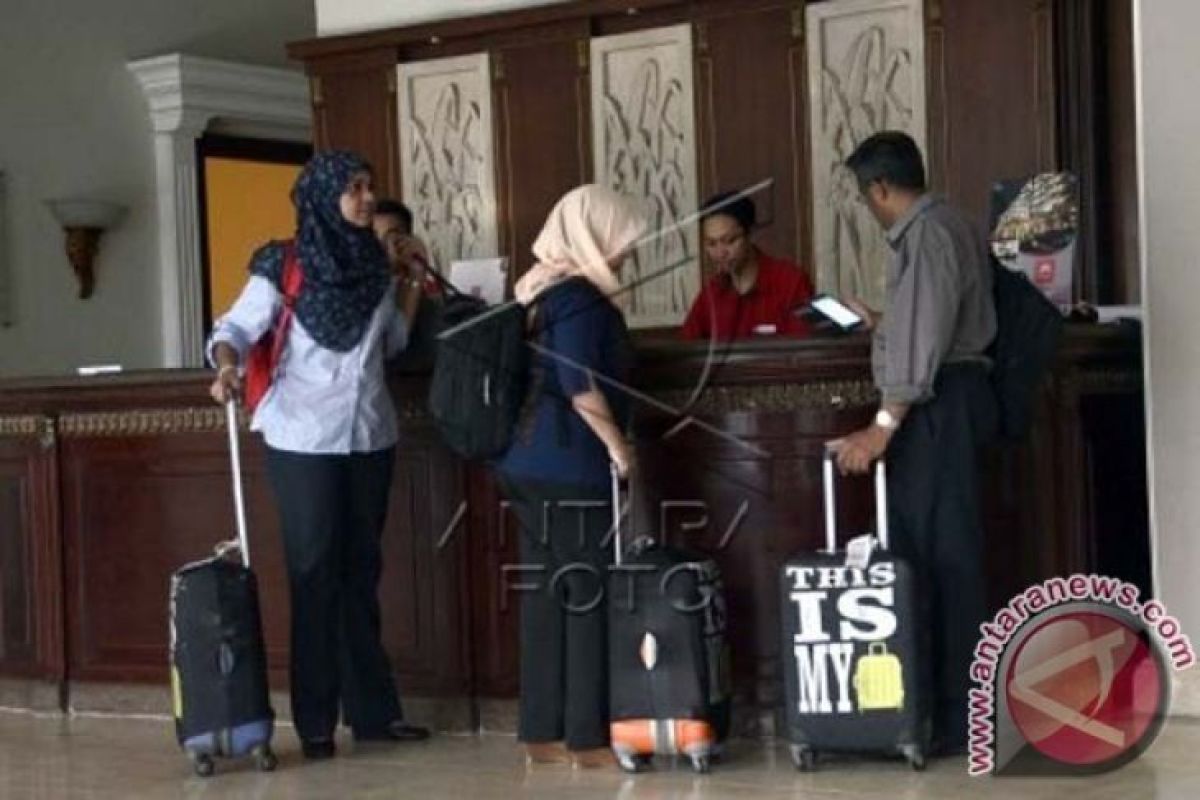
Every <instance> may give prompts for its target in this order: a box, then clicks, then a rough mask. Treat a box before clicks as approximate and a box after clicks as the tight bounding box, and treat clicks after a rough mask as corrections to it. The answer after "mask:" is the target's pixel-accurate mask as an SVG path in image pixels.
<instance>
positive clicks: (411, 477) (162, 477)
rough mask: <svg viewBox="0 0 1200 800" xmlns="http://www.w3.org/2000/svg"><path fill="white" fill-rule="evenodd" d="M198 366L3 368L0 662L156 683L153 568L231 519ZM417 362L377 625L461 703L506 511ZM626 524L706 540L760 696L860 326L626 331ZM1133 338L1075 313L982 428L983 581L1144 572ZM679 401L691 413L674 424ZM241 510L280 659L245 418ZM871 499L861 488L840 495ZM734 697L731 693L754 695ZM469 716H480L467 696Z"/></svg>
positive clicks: (837, 423)
mask: <svg viewBox="0 0 1200 800" xmlns="http://www.w3.org/2000/svg"><path fill="white" fill-rule="evenodd" d="M209 378H210V376H209V373H206V372H200V371H162V372H144V373H130V374H123V375H114V376H106V377H96V378H62V379H42V380H9V381H3V382H0V678H3V679H5V680H8V681H12V680H13V679H27V680H30V681H32V682H34V683H37V684H39V685H42V686H43V687H49V688H50V689H51V690H52V691H54V692H55V693H56V696H59V697H63V698H66V697H68V696H69V694H70V692H71V691H73V689H74V687H76V686H82V685H87V684H91V683H104V684H111V683H122V684H138V683H141V684H147V683H150V684H153V683H165V680H166V677H167V671H166V667H165V664H166V657H167V655H166V646H167V626H166V602H167V587H168V577H169V575H170V573H171V571H172V570H173V569H175V568H176V567H178V566H179V565H181V564H183V563H185V562H188V561H192V560H195V559H198V558H201V557H203V556H205V555H206V554H207V553H208V552H209V551H210V550H211V548H212V545H213V544H214V543H215V542H217V541H218V540H221V539H224V538H228V537H230V536H232V535H233V534H234V526H233V516H232V506H231V499H230V488H229V468H228V460H227V454H226V446H225V432H224V416H223V413H222V411H221V409H220V408H218V407H217V406H215V405H214V404H212V403H211V402H210V401H209V400H208V397H207V385H208V381H209ZM426 381H427V377H426V376H425V375H424V374H422V373H421V372H420V371H405V370H404V369H401V368H397V369H396V370H395V373H394V375H393V389H394V393H395V396H396V399H397V407H398V408H399V411H400V416H401V421H402V429H403V433H402V437H403V438H402V442H401V445H400V447H399V448H398V452H397V456H396V458H397V470H396V477H395V485H394V487H393V492H392V500H391V502H392V505H391V513H390V516H389V520H388V527H387V531H386V533H385V537H384V551H385V567H384V578H383V583H382V587H381V595H382V602H383V609H384V637H385V641H386V645H387V648H388V650H389V651H390V652H391V654H392V657H393V659H394V662H395V665H396V669H397V672H398V673H399V676H400V681H401V685H402V687H403V690H404V692H405V693H406V695H408V696H410V697H417V696H423V697H429V698H443V699H456V700H459V699H461V700H465V701H466V702H467V704H468V705H470V707H472V708H476V709H477V708H479V707H480V705H486V704H487V702H488V701H489V700H490V699H495V698H511V697H513V696H515V694H516V688H517V683H516V682H517V668H516V658H517V650H516V641H517V638H516V607H517V605H516V600H517V595H516V594H515V593H514V592H513V591H512V590H511V589H510V588H509V584H511V583H512V582H513V580H512V579H509V578H506V576H510V575H512V572H511V570H506V569H505V567H506V565H511V564H514V563H515V562H516V547H515V541H514V537H513V532H514V530H515V528H514V525H513V520H512V519H511V517H510V516H508V514H507V513H506V512H504V511H503V510H502V507H501V505H500V502H499V498H498V497H497V495H496V490H495V487H494V484H493V482H492V480H491V478H490V476H489V475H488V472H487V470H486V469H484V468H481V467H479V466H476V465H470V464H464V463H462V462H460V461H458V460H457V459H456V458H454V457H453V456H452V455H451V454H450V453H449V452H448V451H447V450H446V449H445V448H444V447H442V446H441V445H440V443H439V441H438V438H437V435H436V433H435V432H434V430H433V429H432V427H431V425H430V422H429V419H428V416H427V414H426V412H425V410H424V396H425V384H426ZM634 383H635V385H636V387H637V389H638V390H639V391H641V392H644V393H646V395H647V396H648V397H647V400H646V401H644V402H642V403H639V408H638V422H637V425H636V429H637V439H638V449H639V456H640V459H641V463H642V467H643V469H642V475H643V479H642V480H641V481H640V483H639V488H640V489H642V491H641V492H640V499H639V502H638V503H637V505H638V508H639V512H640V513H639V515H638V519H639V521H638V526H639V531H640V532H644V531H645V529H647V528H649V529H650V530H652V531H654V532H656V533H661V534H662V535H664V536H665V537H666V538H668V539H669V540H670V541H672V542H674V543H681V544H686V545H687V546H689V547H693V548H695V549H698V550H701V551H706V552H711V553H714V554H715V556H716V558H717V560H718V561H719V563H720V564H721V566H722V568H723V570H724V575H725V580H726V584H727V592H728V599H729V625H730V635H731V639H732V645H733V659H734V674H735V685H736V691H737V699H738V703H739V706H740V708H741V709H742V710H743V711H754V712H769V710H770V709H771V708H772V707H773V705H774V703H775V702H776V700H777V698H778V693H779V680H778V674H777V672H778V670H777V652H778V642H777V640H778V638H779V636H778V633H777V631H778V613H779V612H778V608H777V600H776V592H777V586H776V584H777V571H778V568H779V565H780V563H781V562H782V561H783V560H784V559H786V558H787V557H788V556H789V555H790V554H792V553H795V552H798V551H801V550H804V549H812V548H816V547H817V546H819V544H820V542H821V541H822V539H823V529H822V522H821V520H822V516H821V504H820V503H821V488H820V459H821V452H822V443H823V442H824V441H825V440H826V439H829V438H832V437H834V436H836V435H838V434H842V433H844V432H846V431H849V430H851V429H853V428H855V427H857V426H860V425H862V424H864V423H865V422H866V421H867V420H868V419H869V418H870V414H871V413H872V411H873V409H874V407H875V405H876V402H877V400H876V397H875V395H874V392H873V389H872V386H871V383H870V377H869V372H868V342H867V339H866V337H844V338H814V339H810V340H806V341H759V342H752V343H746V344H742V345H737V346H732V347H727V348H722V349H720V350H718V351H717V352H716V353H709V350H708V348H707V347H706V346H704V345H691V344H683V343H679V342H674V341H670V342H667V341H652V340H647V341H644V342H642V343H641V344H640V345H639V362H638V370H637V377H636V380H635V381H634ZM1142 409H1143V401H1142V366H1141V343H1140V337H1139V334H1138V331H1137V329H1136V327H1098V326H1072V327H1070V328H1069V329H1068V333H1067V336H1066V338H1065V340H1064V343H1063V347H1062V349H1061V352H1060V354H1059V358H1058V361H1057V364H1056V366H1055V369H1054V372H1053V375H1052V376H1051V378H1050V379H1049V380H1048V381H1047V383H1046V385H1045V387H1044V389H1043V391H1042V393H1041V396H1040V398H1039V405H1038V412H1037V420H1036V425H1035V430H1034V432H1033V434H1032V436H1031V437H1030V440H1029V442H1028V443H1027V444H1025V445H1022V446H1019V447H1011V446H1009V447H997V448H994V449H992V450H991V451H990V452H988V453H987V455H986V459H985V462H986V463H985V464H984V470H985V481H984V485H985V493H986V496H985V510H986V516H987V535H988V541H989V544H988V573H989V580H990V585H989V591H990V594H991V597H992V600H993V601H994V602H996V603H999V602H1000V601H1001V599H1002V598H1005V597H1007V596H1008V595H1010V594H1012V593H1013V592H1015V591H1017V590H1018V589H1019V588H1021V587H1022V586H1023V585H1025V584H1028V583H1030V582H1032V581H1034V580H1037V579H1041V578H1044V577H1046V576H1049V575H1051V574H1056V573H1064V572H1070V571H1076V570H1095V571H1100V572H1106V573H1110V574H1114V575H1117V576H1119V577H1123V578H1127V579H1130V580H1133V581H1135V582H1137V583H1139V584H1141V585H1142V586H1143V590H1144V591H1148V590H1149V586H1148V583H1149V545H1148V522H1147V514H1146V484H1145V457H1144V438H1145V432H1144V425H1143V410H1142ZM681 415H690V416H691V417H693V418H694V421H693V422H690V423H685V424H681V423H682V422H683V421H684V420H686V419H687V416H681ZM244 441H245V449H246V458H245V461H246V482H247V498H248V504H249V509H248V516H249V523H250V529H251V536H252V540H253V542H252V544H253V546H252V550H253V554H254V559H255V567H256V569H257V570H258V573H259V578H260V582H261V586H262V593H263V613H264V617H265V625H266V636H267V642H268V649H269V660H270V664H271V668H272V681H273V685H274V686H276V687H282V686H284V685H285V684H286V668H285V665H286V642H287V602H286V600H287V598H286V584H285V581H284V578H283V564H282V553H281V548H280V543H279V540H278V529H277V525H276V521H275V515H274V510H273V507H272V503H271V498H270V496H269V489H268V486H267V482H266V476H265V474H264V463H263V458H262V448H261V444H260V442H259V440H258V437H256V436H252V435H249V434H246V438H245V440H244ZM840 505H841V507H842V517H843V519H844V520H845V522H846V525H847V529H848V530H849V529H857V530H862V529H864V528H866V527H867V526H868V524H869V521H870V518H871V513H872V511H871V506H870V503H869V492H868V491H867V487H866V486H865V485H864V484H862V483H860V484H858V485H855V484H853V483H851V484H848V485H847V487H846V491H844V492H842V494H841V496H840ZM768 716H769V714H768V713H751V714H749V715H748V718H750V719H753V718H766V717H768ZM473 718H474V719H478V717H477V716H475V717H473Z"/></svg>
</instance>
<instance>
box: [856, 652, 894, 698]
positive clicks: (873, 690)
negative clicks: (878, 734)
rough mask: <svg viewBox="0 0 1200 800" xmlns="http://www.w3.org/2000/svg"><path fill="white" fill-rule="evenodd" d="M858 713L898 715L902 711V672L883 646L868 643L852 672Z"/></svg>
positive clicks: (892, 656) (892, 655)
mask: <svg viewBox="0 0 1200 800" xmlns="http://www.w3.org/2000/svg"><path fill="white" fill-rule="evenodd" d="M854 690H855V691H856V692H857V693H858V710H859V711H887V710H895V711H899V710H900V709H902V708H904V669H903V667H902V666H901V664H900V659H899V658H898V657H897V656H896V655H895V654H894V653H889V652H888V649H887V645H886V644H884V643H883V642H872V643H871V645H870V647H868V649H867V654H866V655H865V656H863V657H862V658H860V659H859V660H858V665H857V666H856V667H855V669H854Z"/></svg>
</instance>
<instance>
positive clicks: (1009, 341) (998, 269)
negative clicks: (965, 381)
mask: <svg viewBox="0 0 1200 800" xmlns="http://www.w3.org/2000/svg"><path fill="white" fill-rule="evenodd" d="M990 260H991V262H992V276H993V286H992V296H993V298H994V300H995V303H996V338H995V339H994V340H993V341H992V344H991V345H990V347H989V348H988V355H990V356H991V358H992V361H993V366H992V386H993V388H994V389H995V391H996V399H997V401H998V404H999V408H1000V426H999V434H1000V437H1001V438H1002V439H1006V440H1009V441H1019V440H1021V439H1024V438H1025V436H1026V435H1027V434H1028V433H1029V426H1030V424H1031V423H1032V421H1033V399H1034V394H1035V392H1036V391H1037V388H1038V386H1039V385H1040V384H1041V381H1042V376H1043V375H1044V374H1045V372H1046V370H1047V369H1048V368H1049V366H1050V362H1051V361H1053V360H1054V356H1055V354H1056V353H1057V352H1058V341H1059V339H1060V338H1061V336H1062V329H1063V317H1062V314H1061V313H1059V310H1058V308H1056V307H1055V305H1054V304H1053V303H1051V302H1050V301H1049V300H1047V299H1046V297H1045V295H1043V294H1042V293H1041V292H1040V291H1038V289H1037V287H1036V286H1034V285H1033V284H1032V283H1030V282H1029V280H1028V279H1027V278H1026V277H1025V276H1024V275H1023V274H1021V273H1019V272H1013V271H1012V270H1010V269H1007V268H1005V267H1004V266H1003V265H1002V264H1000V263H999V262H998V261H996V259H994V258H992V259H990Z"/></svg>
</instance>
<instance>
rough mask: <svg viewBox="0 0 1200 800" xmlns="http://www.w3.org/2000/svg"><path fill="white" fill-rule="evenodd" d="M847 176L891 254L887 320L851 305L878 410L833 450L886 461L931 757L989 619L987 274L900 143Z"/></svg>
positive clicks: (853, 460)
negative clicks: (922, 614) (981, 480)
mask: <svg viewBox="0 0 1200 800" xmlns="http://www.w3.org/2000/svg"><path fill="white" fill-rule="evenodd" d="M846 166H847V167H848V168H849V169H850V170H851V171H852V172H853V173H854V176H855V178H856V179H857V181H858V187H859V191H860V192H861V193H862V197H863V200H864V202H865V203H866V204H867V207H868V208H869V209H870V211H871V214H872V215H873V216H874V217H875V219H876V220H877V221H878V222H879V224H880V225H881V226H883V228H884V229H885V230H886V231H887V241H888V244H889V245H890V246H891V250H892V254H891V257H890V259H889V261H888V265H887V312H886V313H885V314H883V315H882V316H880V315H878V314H876V313H874V312H873V311H871V310H870V309H868V308H866V307H864V306H863V305H862V304H861V303H857V302H851V305H852V306H854V307H855V309H856V310H857V311H858V312H859V313H860V314H861V315H862V316H863V317H864V318H865V319H867V320H869V322H870V325H871V327H873V329H874V341H873V347H872V356H871V362H872V370H873V374H874V379H875V384H876V386H877V387H878V388H879V391H880V394H881V395H882V403H881V405H880V408H879V412H878V414H877V415H876V417H875V421H874V422H873V423H872V424H871V425H869V426H868V427H866V428H864V429H862V430H860V431H856V432H854V433H852V434H850V435H849V436H846V437H845V438H843V439H840V440H838V441H836V442H834V443H833V444H832V446H833V447H834V448H835V449H836V451H837V461H838V465H839V467H840V468H841V470H842V471H843V472H848V473H861V472H866V471H867V470H868V469H869V468H870V466H871V464H872V463H873V462H874V461H875V460H876V459H878V458H880V457H881V456H883V455H884V453H885V452H886V453H887V458H888V472H889V474H888V490H889V495H890V499H891V503H890V513H889V523H890V525H891V530H892V543H893V549H894V550H895V551H896V554H897V555H900V556H902V557H904V558H906V559H908V560H909V561H910V563H912V564H913V566H914V567H915V569H916V571H917V575H918V577H919V580H920V582H921V586H922V587H923V590H924V592H925V596H926V598H927V600H928V611H929V613H930V615H931V616H930V617H929V618H928V624H929V626H930V628H931V630H932V633H933V654H932V655H933V662H932V663H933V679H934V687H935V697H934V747H935V752H937V751H940V752H942V753H954V752H960V751H962V749H963V748H964V747H965V745H966V741H967V691H968V688H969V683H970V677H969V672H970V666H971V658H972V653H973V651H974V647H975V644H976V642H977V640H978V638H979V624H980V623H981V622H982V621H983V619H984V616H985V612H986V607H985V599H984V578H983V569H982V560H983V553H982V548H983V530H982V524H981V522H980V513H979V500H978V491H977V474H976V473H977V468H978V467H977V462H976V453H977V449H978V447H979V446H980V444H982V443H983V442H985V441H987V440H988V439H990V438H992V436H994V435H995V431H996V425H997V408H996V399H995V396H994V394H993V392H992V388H991V384H990V382H989V380H988V370H989V367H990V362H989V360H988V358H987V356H986V355H985V354H984V351H985V349H986V348H987V346H988V345H989V344H990V343H991V341H992V339H993V337H994V336H995V334H996V311H995V308H994V305H993V302H992V273H991V267H990V266H989V264H988V260H987V256H986V249H985V244H984V241H983V239H982V237H981V236H980V235H979V233H978V232H977V231H976V230H975V228H974V227H973V225H972V224H971V222H970V221H969V220H968V219H967V217H966V216H965V215H964V214H963V213H962V212H960V211H958V210H957V209H954V208H952V207H951V206H949V205H947V204H946V202H945V201H943V200H942V199H940V198H938V197H935V196H933V195H931V194H929V193H928V192H927V191H926V187H925V168H924V164H923V162H922V158H921V153H920V151H919V150H918V149H917V145H916V143H915V142H913V140H912V139H911V138H909V137H908V136H907V135H905V134H903V133H900V132H895V131H885V132H882V133H878V134H876V135H874V136H872V137H870V138H869V139H867V140H866V141H864V142H863V143H862V144H861V145H859V147H858V148H857V149H856V150H855V151H854V152H853V153H852V154H851V155H850V157H849V158H848V159H846ZM917 624H925V623H924V622H923V621H918V623H917Z"/></svg>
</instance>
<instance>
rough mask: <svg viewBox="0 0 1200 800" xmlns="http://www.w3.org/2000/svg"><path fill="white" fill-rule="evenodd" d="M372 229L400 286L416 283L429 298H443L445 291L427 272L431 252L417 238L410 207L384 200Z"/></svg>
mask: <svg viewBox="0 0 1200 800" xmlns="http://www.w3.org/2000/svg"><path fill="white" fill-rule="evenodd" d="M371 227H372V228H373V229H374V230H375V235H376V236H377V237H379V242H380V244H382V245H383V249H384V251H385V252H386V253H387V256H388V261H389V262H390V263H391V265H392V269H393V270H394V271H395V273H396V277H397V278H398V279H399V280H400V282H401V283H408V282H410V281H416V282H417V283H418V284H420V286H421V291H422V293H423V294H424V296H425V297H426V298H429V299H437V298H440V297H441V294H442V287H441V285H440V284H439V283H438V282H437V278H435V277H434V276H433V275H432V274H430V272H429V270H428V269H426V267H427V266H429V263H430V262H429V248H428V247H426V246H425V243H424V242H423V241H421V240H420V238H418V237H417V236H416V235H415V234H413V214H412V211H410V210H409V208H408V206H406V205H404V203H401V202H400V201H399V200H391V199H389V198H380V199H379V200H378V201H377V202H376V203H375V211H374V213H373V214H372V215H371Z"/></svg>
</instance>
